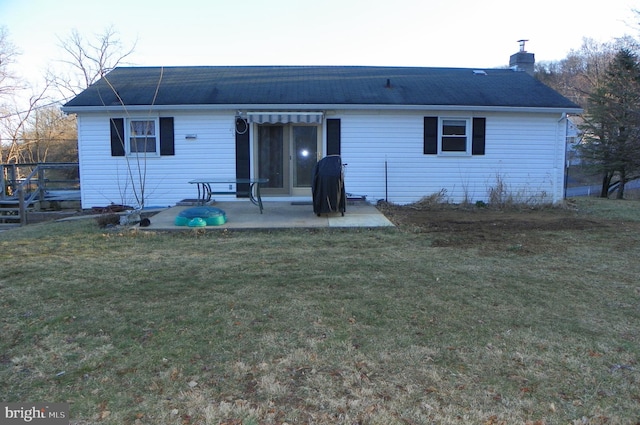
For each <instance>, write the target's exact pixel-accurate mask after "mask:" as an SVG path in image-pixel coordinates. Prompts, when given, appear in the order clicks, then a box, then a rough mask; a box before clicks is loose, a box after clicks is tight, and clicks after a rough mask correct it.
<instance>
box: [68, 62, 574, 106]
mask: <svg viewBox="0 0 640 425" xmlns="http://www.w3.org/2000/svg"><path fill="white" fill-rule="evenodd" d="M387 81H388V82H389V83H390V85H389V86H387ZM156 92H157V93H156ZM122 103H124V104H125V105H260V104H265V105H266V104H269V105H277V104H282V105H296V104H304V105H343V104H344V105H425V106H479V107H483V106H487V107H536V108H537V107H541V108H561V109H562V108H566V109H579V106H578V105H576V104H574V103H573V102H571V101H569V100H568V99H566V98H565V97H563V96H561V95H560V94H559V93H557V92H556V91H554V90H552V89H551V88H549V87H547V86H545V85H544V84H542V83H541V82H540V81H538V80H537V79H535V78H534V77H532V76H530V75H529V74H527V73H525V72H515V71H513V70H511V69H485V70H484V72H480V73H478V72H474V70H473V69H463V68H409V67H406V68H405V67H362V66H210V67H209V66H185V67H121V68H116V69H114V70H113V71H111V72H110V73H109V74H107V76H106V77H105V78H103V79H101V80H100V81H98V82H97V83H95V84H93V85H92V86H91V87H89V88H88V89H86V90H85V91H83V92H82V93H80V94H79V95H78V96H76V97H75V98H73V99H72V100H71V101H69V102H68V103H67V104H66V105H64V106H65V107H83V106H117V105H121V104H122Z"/></svg>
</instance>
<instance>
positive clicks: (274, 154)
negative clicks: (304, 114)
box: [256, 125, 320, 196]
mask: <svg viewBox="0 0 640 425" xmlns="http://www.w3.org/2000/svg"><path fill="white" fill-rule="evenodd" d="M318 133H319V132H318V126H309V125H259V126H258V132H257V134H258V141H257V144H256V148H257V149H256V156H257V161H256V162H257V167H258V176H259V177H261V178H268V179H269V182H268V183H266V184H264V185H262V186H261V188H262V189H261V190H262V194H264V195H296V196H307V195H309V196H310V195H311V178H312V176H311V174H312V172H313V167H314V166H315V165H316V162H317V161H318V159H319V158H320V156H319V152H320V138H319V135H318Z"/></svg>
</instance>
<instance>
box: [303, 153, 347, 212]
mask: <svg viewBox="0 0 640 425" xmlns="http://www.w3.org/2000/svg"><path fill="white" fill-rule="evenodd" d="M311 193H312V194H313V212H314V213H316V214H317V215H320V214H328V213H333V212H340V213H342V215H344V212H345V210H346V205H347V196H346V192H345V190H344V172H343V169H342V159H341V158H340V156H339V155H329V156H326V157H324V158H322V159H321V160H320V161H318V163H317V164H316V165H315V167H313V176H312V180H311Z"/></svg>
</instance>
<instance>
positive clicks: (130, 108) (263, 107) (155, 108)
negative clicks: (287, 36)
mask: <svg viewBox="0 0 640 425" xmlns="http://www.w3.org/2000/svg"><path fill="white" fill-rule="evenodd" d="M228 110H233V111H237V110H243V111H282V110H291V111H317V110H342V111H345V110H346V111H353V110H360V111H363V110H364V111H382V110H384V111H464V112H476V111H477V112H519V113H559V114H563V113H567V114H579V113H581V112H582V109H581V108H560V107H528V106H527V107H517V106H470V105H378V104H376V105H358V104H310V103H302V104H229V105H226V104H225V105H126V106H122V105H114V106H67V107H62V111H63V112H65V113H67V114H79V113H91V112H103V113H104V112H118V113H123V112H124V113H128V112H136V113H140V112H162V111H228Z"/></svg>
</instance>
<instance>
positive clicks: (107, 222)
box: [96, 213, 120, 229]
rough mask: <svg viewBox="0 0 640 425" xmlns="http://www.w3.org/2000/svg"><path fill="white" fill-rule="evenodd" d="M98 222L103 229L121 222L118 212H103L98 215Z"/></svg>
mask: <svg viewBox="0 0 640 425" xmlns="http://www.w3.org/2000/svg"><path fill="white" fill-rule="evenodd" d="M96 222H97V223H98V226H100V228H101V229H104V228H105V227H110V226H117V225H119V224H120V216H119V215H118V214H113V213H110V214H102V215H100V216H98V217H96Z"/></svg>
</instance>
